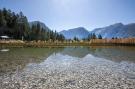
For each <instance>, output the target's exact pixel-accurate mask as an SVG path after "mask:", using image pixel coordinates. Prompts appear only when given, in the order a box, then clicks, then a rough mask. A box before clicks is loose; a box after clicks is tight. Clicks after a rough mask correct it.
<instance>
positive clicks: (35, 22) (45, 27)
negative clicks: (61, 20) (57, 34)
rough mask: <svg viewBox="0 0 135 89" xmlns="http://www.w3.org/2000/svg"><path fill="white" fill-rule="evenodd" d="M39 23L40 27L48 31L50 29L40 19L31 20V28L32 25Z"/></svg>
mask: <svg viewBox="0 0 135 89" xmlns="http://www.w3.org/2000/svg"><path fill="white" fill-rule="evenodd" d="M37 24H40V27H41V28H43V29H45V30H47V31H48V30H50V29H49V28H48V27H47V26H46V25H45V24H44V23H43V22H40V21H33V22H29V25H30V28H32V25H37Z"/></svg>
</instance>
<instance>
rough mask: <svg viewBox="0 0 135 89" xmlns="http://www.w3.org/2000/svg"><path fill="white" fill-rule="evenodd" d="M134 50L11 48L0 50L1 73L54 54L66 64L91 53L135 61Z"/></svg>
mask: <svg viewBox="0 0 135 89" xmlns="http://www.w3.org/2000/svg"><path fill="white" fill-rule="evenodd" d="M134 51H135V48H134V47H115V48H114V47H65V48H11V49H10V51H8V52H0V75H2V74H3V73H4V74H5V73H9V72H14V71H16V69H17V68H18V66H19V69H20V70H22V69H24V67H25V66H27V65H28V64H31V63H37V64H42V63H44V61H47V60H46V59H48V58H49V59H50V57H55V56H54V55H57V57H56V58H52V61H53V62H54V61H55V62H54V63H57V64H61V65H65V66H70V63H71V62H72V61H75V60H81V59H83V58H84V57H86V56H87V55H89V54H90V55H93V56H95V57H98V58H104V59H106V60H110V61H113V62H121V61H130V62H135V60H134V58H135V54H134ZM53 59H56V60H53ZM73 59H74V60H73ZM83 60H84V59H83ZM95 60H96V59H95ZM58 62H59V63H58Z"/></svg>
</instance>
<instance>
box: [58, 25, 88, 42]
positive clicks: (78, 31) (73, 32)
mask: <svg viewBox="0 0 135 89" xmlns="http://www.w3.org/2000/svg"><path fill="white" fill-rule="evenodd" d="M59 33H60V34H63V35H64V36H65V38H66V39H74V37H77V38H79V39H83V38H87V37H88V35H89V31H88V30H86V29H85V28H83V27H78V28H74V29H69V30H63V31H61V32H59Z"/></svg>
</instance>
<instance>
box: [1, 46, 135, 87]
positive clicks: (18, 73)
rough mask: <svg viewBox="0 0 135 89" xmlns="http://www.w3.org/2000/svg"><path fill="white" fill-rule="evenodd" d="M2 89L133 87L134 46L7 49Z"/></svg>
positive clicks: (134, 81) (3, 59) (134, 80)
mask: <svg viewBox="0 0 135 89" xmlns="http://www.w3.org/2000/svg"><path fill="white" fill-rule="evenodd" d="M0 84H1V85H0V86H1V88H2V89H4V88H5V89H15V88H21V89H93V88H96V89H98V88H102V89H108V88H109V89H110V88H116V89H119V88H120V89H123V88H125V89H127V88H131V89H135V47H66V48H9V51H0Z"/></svg>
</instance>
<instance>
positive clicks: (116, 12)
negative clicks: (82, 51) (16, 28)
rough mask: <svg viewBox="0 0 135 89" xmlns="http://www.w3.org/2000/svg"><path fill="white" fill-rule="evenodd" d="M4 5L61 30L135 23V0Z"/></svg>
mask: <svg viewBox="0 0 135 89" xmlns="http://www.w3.org/2000/svg"><path fill="white" fill-rule="evenodd" d="M4 7H6V8H8V9H11V10H12V11H15V12H20V11H22V12H23V13H24V14H25V15H26V16H27V17H28V20H29V21H37V20H38V21H42V22H44V23H45V24H46V25H47V26H48V27H50V28H51V29H53V30H57V31H61V30H67V29H70V28H76V27H85V28H86V29H88V30H93V29H94V28H99V27H104V26H108V25H111V24H114V23H119V22H122V23H124V24H128V23H134V22H135V0H0V8H4Z"/></svg>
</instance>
